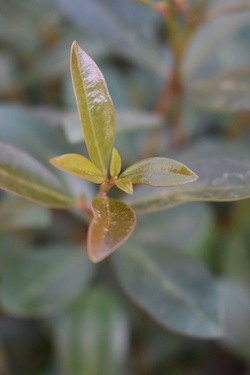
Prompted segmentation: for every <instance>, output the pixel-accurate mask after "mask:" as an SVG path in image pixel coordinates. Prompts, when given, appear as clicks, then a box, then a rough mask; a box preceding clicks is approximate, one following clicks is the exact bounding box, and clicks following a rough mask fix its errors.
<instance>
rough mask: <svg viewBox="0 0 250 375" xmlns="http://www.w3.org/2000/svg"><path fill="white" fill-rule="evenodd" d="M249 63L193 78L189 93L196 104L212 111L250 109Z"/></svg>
mask: <svg viewBox="0 0 250 375" xmlns="http://www.w3.org/2000/svg"><path fill="white" fill-rule="evenodd" d="M249 74H250V68H249V65H247V66H245V67H242V66H241V67H239V68H237V69H234V70H229V71H224V72H222V73H217V74H214V75H211V76H210V77H208V78H204V79H200V80H196V81H195V80H193V82H192V83H191V84H190V85H189V86H188V93H189V95H190V97H191V98H192V100H193V101H194V102H195V104H196V105H197V106H199V107H201V108H203V109H206V110H212V111H238V110H249V109H250V104H249V103H250V79H249Z"/></svg>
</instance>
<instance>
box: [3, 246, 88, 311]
mask: <svg viewBox="0 0 250 375" xmlns="http://www.w3.org/2000/svg"><path fill="white" fill-rule="evenodd" d="M92 274H93V266H92V264H91V263H90V262H89V261H88V259H87V257H86V254H85V252H84V251H83V249H82V248H79V247H72V246H71V245H68V246H67V245H57V246H49V247H48V246H47V247H46V248H38V249H33V251H28V252H27V253H26V254H24V255H23V258H22V259H20V260H19V262H18V263H17V264H16V265H15V266H14V267H13V268H11V269H9V270H8V272H7V273H6V274H5V275H4V277H3V281H2V289H1V302H2V305H3V306H4V308H5V309H6V310H7V311H9V312H11V313H13V314H15V315H19V316H37V317H40V316H50V315H51V314H55V313H58V312H61V311H62V309H63V308H65V307H66V306H68V305H69V304H70V303H71V302H72V301H73V300H74V299H75V298H76V297H77V295H78V294H80V293H82V292H83V290H84V288H85V287H86V285H87V284H88V282H89V280H90V278H91V277H92Z"/></svg>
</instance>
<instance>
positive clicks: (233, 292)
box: [218, 279, 250, 359]
mask: <svg viewBox="0 0 250 375" xmlns="http://www.w3.org/2000/svg"><path fill="white" fill-rule="evenodd" d="M218 290H219V295H220V298H221V300H222V303H223V305H224V306H223V312H224V315H223V317H224V319H223V329H224V336H223V338H222V340H221V342H222V344H223V345H225V346H228V347H229V348H231V349H234V350H236V352H238V353H239V354H240V355H243V356H245V357H246V358H248V359H249V358H250V354H249V345H250V290H249V288H248V287H247V286H246V285H244V284H241V283H239V282H237V281H233V280H229V279H219V280H218Z"/></svg>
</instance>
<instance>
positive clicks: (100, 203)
mask: <svg viewBox="0 0 250 375" xmlns="http://www.w3.org/2000/svg"><path fill="white" fill-rule="evenodd" d="M92 211H93V215H94V218H93V220H92V222H91V223H90V226H89V230H88V240H87V241H88V255H89V258H90V260H91V261H92V262H94V263H97V262H100V261H101V260H103V259H104V258H106V257H107V256H109V255H110V254H111V253H113V251H115V250H116V249H117V248H118V247H120V246H121V245H122V244H123V243H124V242H125V241H126V240H127V239H128V238H129V237H130V235H131V234H132V232H133V230H134V228H135V225H136V216H135V213H134V211H133V210H132V209H131V208H130V207H129V206H127V205H126V204H125V203H123V202H120V201H117V200H116V199H111V198H107V197H105V198H95V199H94V200H93V201H92Z"/></svg>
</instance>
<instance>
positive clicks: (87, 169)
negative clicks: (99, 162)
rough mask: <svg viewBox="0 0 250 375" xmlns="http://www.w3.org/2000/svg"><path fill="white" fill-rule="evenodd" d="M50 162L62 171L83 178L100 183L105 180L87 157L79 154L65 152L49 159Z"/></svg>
mask: <svg viewBox="0 0 250 375" xmlns="http://www.w3.org/2000/svg"><path fill="white" fill-rule="evenodd" d="M50 163H51V164H53V165H54V166H55V167H57V168H59V169H62V170H63V171H66V172H69V173H72V174H73V175H75V176H77V177H80V178H84V179H85V180H88V181H91V182H95V183H96V184H100V183H102V182H103V181H104V180H105V175H104V174H103V173H102V172H101V171H100V170H99V169H98V168H97V167H96V166H95V164H93V163H92V162H91V161H90V160H89V159H87V158H85V157H84V156H82V155H79V154H65V155H61V156H58V157H55V158H52V159H50Z"/></svg>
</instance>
